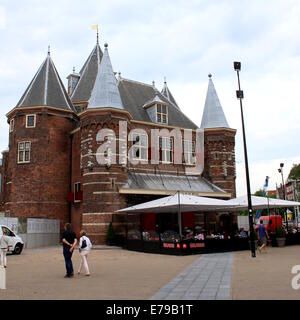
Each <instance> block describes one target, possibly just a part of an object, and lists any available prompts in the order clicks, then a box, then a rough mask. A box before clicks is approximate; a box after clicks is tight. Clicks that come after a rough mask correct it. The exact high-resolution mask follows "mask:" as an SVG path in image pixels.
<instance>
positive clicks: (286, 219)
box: [278, 162, 289, 231]
mask: <svg viewBox="0 0 300 320" xmlns="http://www.w3.org/2000/svg"><path fill="white" fill-rule="evenodd" d="M283 166H284V163H282V162H281V163H280V168H279V169H278V172H279V173H281V179H282V195H283V200H286V196H285V187H284V179H283ZM284 217H285V224H286V230H287V231H289V225H288V218H287V213H286V212H285V213H284Z"/></svg>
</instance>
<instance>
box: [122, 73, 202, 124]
mask: <svg viewBox="0 0 300 320" xmlns="http://www.w3.org/2000/svg"><path fill="white" fill-rule="evenodd" d="M119 92H120V95H121V99H122V102H123V106H124V109H126V110H127V111H128V112H129V113H130V114H131V115H132V117H133V119H134V120H139V121H146V122H152V121H151V119H150V118H149V115H148V113H147V110H146V109H145V108H143V106H144V105H145V104H146V103H147V102H149V101H151V100H153V99H154V97H155V96H156V95H157V96H158V97H159V99H161V100H162V101H164V102H165V103H166V104H168V106H169V107H168V125H170V126H176V127H180V128H187V129H197V128H198V126H197V125H195V124H194V123H193V122H192V121H191V120H190V119H189V118H188V117H187V116H186V115H185V114H183V113H182V112H181V111H180V110H179V109H177V108H176V107H175V106H174V105H173V104H171V103H170V101H169V100H168V99H167V98H166V97H165V96H163V95H162V94H161V93H160V92H159V91H158V90H157V89H156V88H155V87H154V86H153V85H149V84H146V83H141V82H137V81H133V80H128V79H124V78H120V80H119Z"/></svg>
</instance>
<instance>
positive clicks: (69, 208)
mask: <svg viewBox="0 0 300 320" xmlns="http://www.w3.org/2000/svg"><path fill="white" fill-rule="evenodd" d="M72 146H73V135H72V134H71V135H70V155H69V161H70V172H69V192H72ZM71 216H72V203H71V202H68V222H69V223H71Z"/></svg>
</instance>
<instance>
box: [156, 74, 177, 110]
mask: <svg viewBox="0 0 300 320" xmlns="http://www.w3.org/2000/svg"><path fill="white" fill-rule="evenodd" d="M161 93H162V95H163V96H164V97H166V98H167V99H168V100H169V101H170V102H171V103H172V104H173V105H174V106H175V107H176V108H177V109H180V108H179V106H178V104H177V102H176V101H175V99H174V97H173V95H172V93H171V91H170V90H169V88H168V86H167V78H166V77H164V87H163V89H162V91H161Z"/></svg>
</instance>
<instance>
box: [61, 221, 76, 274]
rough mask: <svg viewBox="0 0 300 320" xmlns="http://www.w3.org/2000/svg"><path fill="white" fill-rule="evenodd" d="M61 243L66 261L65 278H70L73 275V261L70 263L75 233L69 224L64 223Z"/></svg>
mask: <svg viewBox="0 0 300 320" xmlns="http://www.w3.org/2000/svg"><path fill="white" fill-rule="evenodd" d="M62 243H63V255H64V258H65V263H66V270H67V273H66V275H65V278H71V277H73V276H74V270H73V263H72V254H73V251H74V247H75V246H76V243H77V239H76V234H75V232H73V230H72V227H71V224H70V223H66V224H65V230H64V232H63V234H62Z"/></svg>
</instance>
